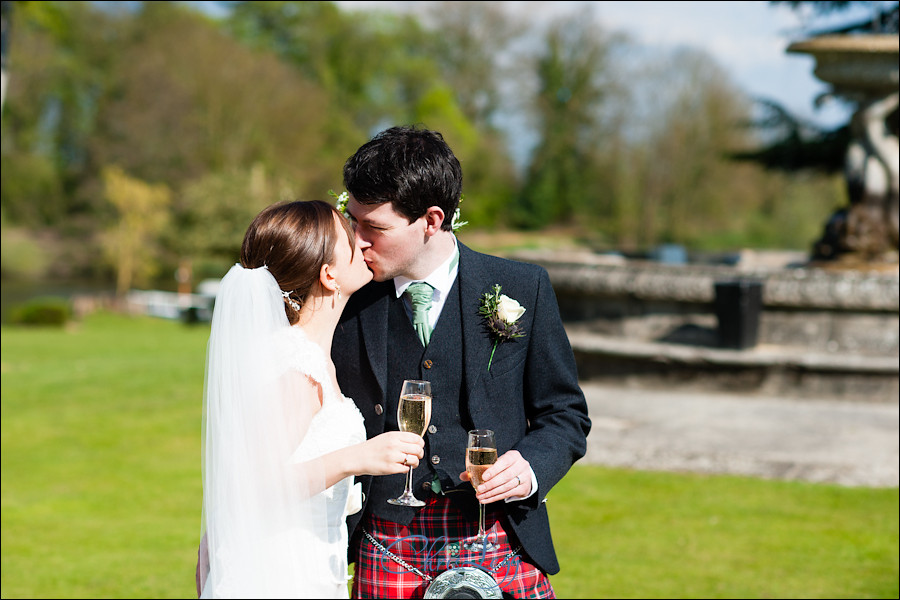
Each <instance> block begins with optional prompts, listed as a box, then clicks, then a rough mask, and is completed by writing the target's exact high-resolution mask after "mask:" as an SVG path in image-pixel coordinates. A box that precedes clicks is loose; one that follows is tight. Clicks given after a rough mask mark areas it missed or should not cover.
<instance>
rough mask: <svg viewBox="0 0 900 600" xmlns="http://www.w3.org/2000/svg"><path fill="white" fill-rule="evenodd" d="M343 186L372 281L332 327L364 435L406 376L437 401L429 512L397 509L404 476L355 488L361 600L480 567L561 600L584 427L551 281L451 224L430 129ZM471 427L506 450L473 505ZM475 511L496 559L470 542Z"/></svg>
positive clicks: (396, 142) (452, 196)
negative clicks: (465, 238)
mask: <svg viewBox="0 0 900 600" xmlns="http://www.w3.org/2000/svg"><path fill="white" fill-rule="evenodd" d="M344 186H345V187H346V189H347V191H348V192H349V194H350V196H349V201H348V203H347V206H346V212H347V214H348V215H349V216H350V218H351V220H352V222H353V223H354V226H355V229H356V240H357V243H358V244H359V245H360V247H361V248H362V251H363V256H364V257H365V260H366V263H367V264H368V266H369V268H370V269H371V270H372V272H373V273H374V275H375V277H374V281H373V282H372V283H371V284H369V285H368V286H366V287H365V288H363V289H362V290H360V291H359V292H357V293H356V294H354V295H353V297H352V298H351V299H350V302H349V304H348V306H347V308H346V309H345V311H344V314H343V316H342V318H341V321H340V323H339V324H338V327H337V330H336V331H335V339H334V344H333V346H332V357H333V359H334V363H335V366H336V369H337V375H338V381H339V383H340V386H341V389H342V391H343V392H344V394H346V395H347V396H349V397H351V398H353V399H354V400H355V401H356V403H357V405H358V406H359V409H360V411H361V412H362V414H363V416H364V417H365V422H366V429H367V433H368V436H369V437H373V436H375V435H378V434H379V433H381V432H383V431H386V430H392V429H397V427H398V425H397V418H396V414H397V402H398V397H399V393H400V384H401V382H402V381H403V380H404V379H425V380H428V381H430V382H431V384H432V394H433V402H432V414H431V421H430V425H429V427H428V430H427V433H426V435H425V443H426V446H425V459H424V460H423V461H422V463H421V464H420V466H419V467H418V468H416V469H415V470H414V471H413V482H414V484H413V490H414V492H415V494H416V496H417V497H418V498H419V499H421V500H423V501H424V502H425V503H426V506H425V507H424V508H409V507H403V506H394V505H392V504H389V503H388V499H390V498H393V497H396V496H398V495H400V493H401V492H402V490H403V487H404V479H405V476H404V475H395V476H386V477H368V476H367V477H361V478H360V479H361V480H362V485H363V490H364V499H365V500H364V502H365V504H364V508H363V510H362V511H360V512H358V513H356V514H355V515H352V516H351V517H350V518H349V520H348V527H349V531H350V534H351V542H350V560H351V561H352V562H355V563H356V566H355V577H354V582H353V597H355V598H412V597H419V598H421V597H422V596H423V595H424V593H425V590H426V589H427V587H428V585H429V583H430V581H431V580H432V579H433V578H434V577H436V576H438V575H439V574H440V573H441V572H442V571H444V570H446V569H448V568H450V567H453V566H458V567H461V566H478V567H480V568H482V569H484V570H485V571H488V572H490V573H491V575H492V576H493V578H494V579H495V580H496V581H497V583H498V584H499V587H500V588H501V589H502V591H503V592H504V593H506V594H508V595H511V596H514V597H517V598H525V597H528V598H552V597H554V593H553V589H552V587H551V586H550V582H549V580H548V579H547V576H548V575H553V574H556V573H557V572H558V571H559V563H558V561H557V558H556V553H555V551H554V548H553V541H552V539H551V536H550V525H549V521H548V517H547V507H546V504H545V501H546V499H547V495H548V492H549V491H550V489H551V488H552V487H553V486H554V485H555V484H556V483H557V482H558V481H559V480H560V479H561V478H562V477H563V476H564V475H565V474H566V472H567V471H568V470H569V468H570V467H571V466H572V464H573V463H574V462H575V461H576V460H578V459H579V458H581V457H582V456H583V455H584V453H585V449H586V442H585V440H586V437H587V434H588V431H589V430H590V420H589V418H588V414H587V404H586V403H585V399H584V395H583V394H582V391H581V389H580V387H579V385H578V379H577V373H576V369H575V361H574V357H573V354H572V349H571V346H570V344H569V341H568V338H567V337H566V333H565V331H564V329H563V325H562V321H561V320H560V316H559V309H558V307H557V303H556V297H555V295H554V292H553V289H552V287H551V285H550V279H549V277H548V275H547V273H546V271H545V270H544V269H543V268H541V267H539V266H535V265H530V264H525V263H519V262H514V261H510V260H505V259H501V258H497V257H493V256H488V255H485V254H480V253H477V252H474V251H473V250H470V249H469V248H467V247H466V246H464V245H462V244H461V243H459V241H458V240H457V239H456V236H455V235H454V234H453V231H452V227H451V220H452V218H453V215H454V214H455V211H456V209H457V206H458V204H459V200H460V195H461V192H462V170H461V167H460V164H459V161H458V160H457V159H456V157H455V156H454V154H453V152H452V150H451V149H450V148H449V146H448V145H447V144H446V143H445V142H444V139H443V137H442V136H441V134H439V133H437V132H434V131H429V130H426V129H421V128H417V127H393V128H390V129H387V130H385V131H382V132H381V133H379V134H378V135H376V136H375V137H374V138H373V139H372V140H370V141H369V142H368V143H366V144H365V145H363V146H362V147H361V148H360V149H359V150H358V151H357V152H356V153H355V154H354V155H353V156H351V157H350V158H349V159H348V160H347V162H346V164H345V166H344ZM422 284H425V285H422ZM497 286H499V288H498V287H497ZM498 300H499V303H498V302H497V301H498ZM486 302H487V304H485V303H486ZM519 307H521V308H524V312H522V311H521V309H520V308H519ZM511 334H516V335H511ZM475 428H483V429H492V430H494V432H495V437H496V442H497V449H498V456H499V458H498V460H497V462H496V463H495V464H494V465H493V466H492V467H490V468H489V469H488V470H487V471H486V472H485V474H484V478H485V482H484V483H483V484H482V485H481V486H480V487H479V488H478V493H477V496H476V495H475V491H474V490H473V489H472V485H471V483H469V481H468V477H467V475H466V474H465V449H466V445H467V431H468V430H470V429H475ZM479 501H480V502H482V503H485V504H486V519H485V528H486V530H487V531H488V535H489V538H490V540H491V541H492V542H494V543H496V544H497V545H498V546H499V548H498V549H497V550H495V551H490V552H483V553H478V552H470V551H468V550H466V549H465V546H464V543H465V542H466V540H468V539H470V538H471V537H473V536H474V535H475V533H476V532H477V526H478V502H479ZM551 506H552V503H551Z"/></svg>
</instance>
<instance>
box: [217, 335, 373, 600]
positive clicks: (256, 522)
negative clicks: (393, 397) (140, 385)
mask: <svg viewBox="0 0 900 600" xmlns="http://www.w3.org/2000/svg"><path fill="white" fill-rule="evenodd" d="M272 336H273V337H269V338H268V339H269V341H270V342H272V340H274V343H271V344H267V345H266V346H267V347H265V348H264V349H263V350H261V351H262V352H263V353H264V354H265V358H264V359H261V360H259V361H257V363H256V367H255V368H257V369H262V370H269V369H270V370H271V373H274V374H276V375H275V376H276V377H278V378H279V380H283V379H284V374H287V375H288V376H292V377H294V378H295V379H294V381H296V380H297V376H298V375H303V376H306V377H308V378H310V379H311V380H312V381H314V382H315V383H317V384H319V385H320V386H321V389H322V406H321V408H319V409H318V411H317V412H315V414H313V410H315V407H317V406H318V399H311V398H308V397H298V396H303V395H304V394H299V393H297V392H296V391H290V390H296V388H295V387H291V386H290V385H288V386H284V385H282V384H279V386H280V387H278V388H277V391H275V392H274V393H266V394H258V395H257V396H258V397H257V398H256V399H254V400H253V401H252V402H250V403H248V402H247V401H246V400H241V401H240V406H241V407H242V408H241V410H242V411H243V413H244V414H243V419H244V420H239V419H236V420H235V421H236V422H229V423H226V424H225V426H224V427H223V426H222V422H221V420H219V421H214V422H212V423H210V424H208V425H207V428H212V427H216V426H217V425H218V434H217V435H219V436H220V437H218V438H216V437H212V438H211V439H212V441H211V442H210V447H211V448H218V450H217V452H218V453H219V454H220V455H221V454H226V456H225V458H223V459H222V460H223V461H227V462H222V463H221V464H222V465H223V467H222V468H221V469H220V471H219V472H222V473H223V474H224V475H223V476H220V478H219V480H220V481H221V480H227V481H225V483H223V484H222V485H221V486H220V487H216V484H217V482H216V481H215V480H214V479H213V478H214V477H215V473H216V472H217V471H215V470H214V467H210V468H209V469H208V472H209V474H207V477H209V478H210V484H209V486H208V487H210V488H211V489H210V491H209V493H208V495H207V496H205V498H207V497H208V498H209V500H206V499H205V502H208V505H209V507H210V508H207V509H206V510H207V515H206V517H205V519H206V520H205V523H206V525H207V531H208V532H209V534H210V572H209V576H208V577H207V578H206V581H205V584H204V586H203V592H202V594H201V598H348V596H349V594H348V590H347V585H348V565H347V546H348V539H347V526H346V522H345V519H346V517H347V515H349V514H353V513H354V512H356V511H358V510H359V509H360V508H361V505H362V502H361V500H362V497H361V496H362V495H361V492H360V486H359V484H355V485H354V483H353V478H352V477H348V478H346V479H343V480H341V481H339V482H338V483H337V484H335V485H333V486H331V487H329V488H327V489H325V490H324V491H321V492H319V493H313V494H312V495H311V496H310V494H309V493H306V492H305V491H304V490H306V489H307V488H306V487H305V486H309V488H315V489H321V488H322V487H323V486H324V484H321V485H318V488H316V485H317V484H316V483H314V481H321V480H322V478H323V475H322V473H321V472H320V471H321V469H318V468H315V467H309V464H310V463H309V461H311V460H313V459H315V458H317V457H319V456H322V455H324V454H327V453H329V452H332V451H335V450H338V449H340V448H344V447H347V446H350V445H353V444H358V443H361V442H364V441H365V440H366V430H365V426H364V423H363V416H362V414H361V413H360V412H359V409H357V407H356V405H355V404H354V403H353V401H352V400H351V399H349V398H347V397H345V396H343V395H342V394H340V392H339V391H338V390H337V389H335V387H334V385H333V384H332V378H331V376H330V373H329V369H328V364H329V363H328V360H327V357H326V356H325V352H324V351H323V349H322V348H321V347H320V346H319V345H317V344H316V343H314V342H313V341H312V340H310V339H309V338H308V337H307V335H306V333H305V332H304V331H303V329H301V328H300V327H296V326H294V327H290V326H285V327H279V328H277V329H276V330H275V331H274V332H273V334H272ZM245 355H246V353H245ZM265 361H268V364H263V363H264V362H265ZM273 363H274V364H273ZM240 370H241V371H244V370H246V369H240ZM266 377H267V378H271V377H272V375H271V374H267V375H266ZM227 383H228V382H226V385H227ZM309 395H310V394H308V393H306V394H305V396H309ZM222 397H224V398H225V400H222V401H221V402H222V403H223V404H225V405H226V406H227V405H228V404H227V400H228V394H224V393H217V398H222ZM272 397H275V398H277V400H275V401H272V400H270V398H272ZM247 404H253V405H269V404H272V405H273V407H277V406H281V408H272V407H269V408H262V409H260V408H254V409H253V410H252V412H250V411H249V410H248V409H247V408H246V405H247ZM311 406H312V408H310V407H311ZM261 412H262V413H265V415H264V416H259V415H258V413H261ZM221 414H224V413H221ZM210 418H211V419H212V417H210ZM247 419H255V420H256V421H257V423H256V427H255V429H252V428H249V427H245V421H246V420H247ZM298 423H299V425H298ZM223 428H224V429H225V430H226V431H229V433H228V434H225V435H224V436H223V434H222V430H223ZM260 432H261V433H260ZM223 437H224V439H223ZM282 438H283V439H284V440H293V441H288V442H284V441H282ZM236 439H240V440H244V441H245V446H246V447H245V448H240V445H239V444H237V443H235V440H236ZM273 439H274V440H276V441H274V442H273V441H272V440H273ZM297 440H299V444H297V443H296V442H297ZM223 446H228V448H224V449H223ZM231 446H235V447H238V450H235V451H234V452H236V453H239V454H240V458H241V461H243V462H246V460H244V459H245V458H246V457H249V458H247V460H249V462H250V463H251V466H250V467H249V468H244V466H243V463H242V462H241V461H237V464H238V465H239V468H238V469H237V470H238V471H239V474H238V475H234V471H235V469H234V468H233V465H234V464H235V460H234V459H233V458H229V456H227V453H228V452H231V451H232V450H231ZM268 446H271V447H268ZM260 447H262V450H260V451H257V450H256V449H257V448H260ZM291 448H293V451H292V452H291V450H290V449H291ZM278 457H283V458H278ZM210 463H211V464H213V465H216V464H218V463H216V462H215V460H214V459H211V460H210ZM226 465H231V466H226ZM310 472H312V474H310ZM285 482H286V483H285ZM298 490H299V491H298ZM235 496H238V497H239V499H235Z"/></svg>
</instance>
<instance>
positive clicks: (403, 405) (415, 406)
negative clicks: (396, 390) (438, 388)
mask: <svg viewBox="0 0 900 600" xmlns="http://www.w3.org/2000/svg"><path fill="white" fill-rule="evenodd" d="M397 421H398V423H397V424H398V425H399V427H400V431H411V432H412V433H415V434H418V435H425V428H426V427H428V422H429V421H431V396H425V395H422V394H407V395H404V396H400V405H399V406H398V407H397Z"/></svg>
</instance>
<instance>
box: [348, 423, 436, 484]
mask: <svg viewBox="0 0 900 600" xmlns="http://www.w3.org/2000/svg"><path fill="white" fill-rule="evenodd" d="M360 449H361V453H360V454H361V456H360V459H361V461H362V463H361V466H362V473H361V474H363V475H394V474H395V473H406V472H407V471H408V470H409V469H410V467H412V468H415V467H417V466H418V465H419V459H421V458H422V457H423V456H425V441H424V440H423V439H422V437H421V436H419V435H416V434H414V433H410V432H404V431H387V432H385V433H382V434H381V435H378V436H375V437H373V438H372V439H370V440H366V441H365V442H364V443H362V444H360Z"/></svg>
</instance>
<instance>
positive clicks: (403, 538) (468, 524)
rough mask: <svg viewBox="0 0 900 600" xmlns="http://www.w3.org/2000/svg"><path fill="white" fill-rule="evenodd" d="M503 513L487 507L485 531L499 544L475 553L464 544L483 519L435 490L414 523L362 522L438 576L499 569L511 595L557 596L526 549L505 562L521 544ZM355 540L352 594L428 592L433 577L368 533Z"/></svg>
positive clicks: (391, 595)
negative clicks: (529, 559) (452, 571)
mask: <svg viewBox="0 0 900 600" xmlns="http://www.w3.org/2000/svg"><path fill="white" fill-rule="evenodd" d="M503 515H504V512H503V509H502V508H497V507H496V505H495V504H489V505H487V506H486V507H485V530H486V531H487V535H488V538H489V539H490V540H491V542H493V543H494V544H496V545H497V546H498V549H496V550H493V551H490V552H477V553H473V552H469V551H468V550H466V549H465V548H464V547H463V543H465V542H466V541H468V540H470V539H471V538H473V537H475V535H476V534H477V533H478V522H477V521H475V522H474V523H473V522H472V519H470V518H466V517H465V516H464V515H463V513H462V512H460V511H459V509H457V508H456V507H454V506H453V505H452V504H451V502H450V501H449V500H448V499H447V497H446V496H441V495H430V496H429V498H428V500H427V505H426V506H424V507H423V508H420V509H418V511H417V512H416V517H415V518H414V519H413V520H412V522H411V523H410V524H409V525H408V526H404V525H400V524H398V523H393V522H391V521H385V520H384V519H379V518H378V517H375V516H374V515H372V514H369V515H366V516H365V517H364V518H363V520H362V523H361V526H362V527H363V529H364V530H365V531H367V532H369V533H370V534H371V535H372V536H373V537H374V538H375V539H376V540H378V543H380V544H381V545H382V546H383V547H384V548H386V549H387V550H389V551H390V552H391V553H392V554H394V555H396V556H398V557H399V558H401V559H402V560H404V561H406V562H407V563H408V564H410V565H412V566H413V567H416V568H417V569H419V570H420V571H421V572H422V573H425V574H426V575H429V576H431V577H432V578H433V577H437V576H438V575H440V574H441V573H442V572H444V571H446V570H447V569H451V568H453V567H480V568H482V569H484V570H485V571H488V572H492V571H493V572H492V573H491V574H492V576H493V577H494V579H495V580H496V581H497V583H498V584H499V586H500V589H501V590H502V591H503V596H504V597H505V598H509V597H512V598H555V597H556V596H555V594H554V592H553V587H552V586H551V585H550V581H549V579H548V578H547V575H546V574H545V573H543V572H542V571H541V570H540V569H538V568H537V567H536V566H535V565H533V564H531V563H529V562H526V559H525V557H524V556H523V555H522V552H521V549H520V550H519V552H517V553H516V554H515V555H514V556H513V557H512V558H510V559H509V560H507V561H506V563H505V564H502V566H501V563H503V559H505V558H507V555H508V554H509V553H510V552H511V551H512V550H514V549H515V548H511V547H510V542H512V543H513V544H514V545H515V547H516V548H517V547H519V545H518V541H517V540H516V539H515V536H512V539H511V540H510V537H509V536H508V535H507V533H506V527H505V526H504V523H503V522H504V519H503ZM354 543H355V547H354V548H353V549H352V552H353V557H354V559H355V562H356V567H355V572H354V576H353V591H352V592H351V598H422V597H424V595H425V590H426V589H427V588H428V586H429V584H430V581H426V580H424V579H423V578H422V577H420V576H419V575H417V574H416V573H414V572H413V571H411V570H409V569H407V568H405V567H403V566H402V565H400V564H398V563H397V562H395V561H394V560H393V559H391V558H389V557H388V556H386V555H385V554H384V553H383V552H382V550H380V549H379V548H377V547H376V546H375V545H374V544H373V543H372V542H371V541H370V540H369V539H367V538H366V536H365V535H361V536H359V535H358V536H355V542H354ZM498 566H499V567H500V568H499V569H496V568H497V567H498ZM495 569H496V570H495Z"/></svg>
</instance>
